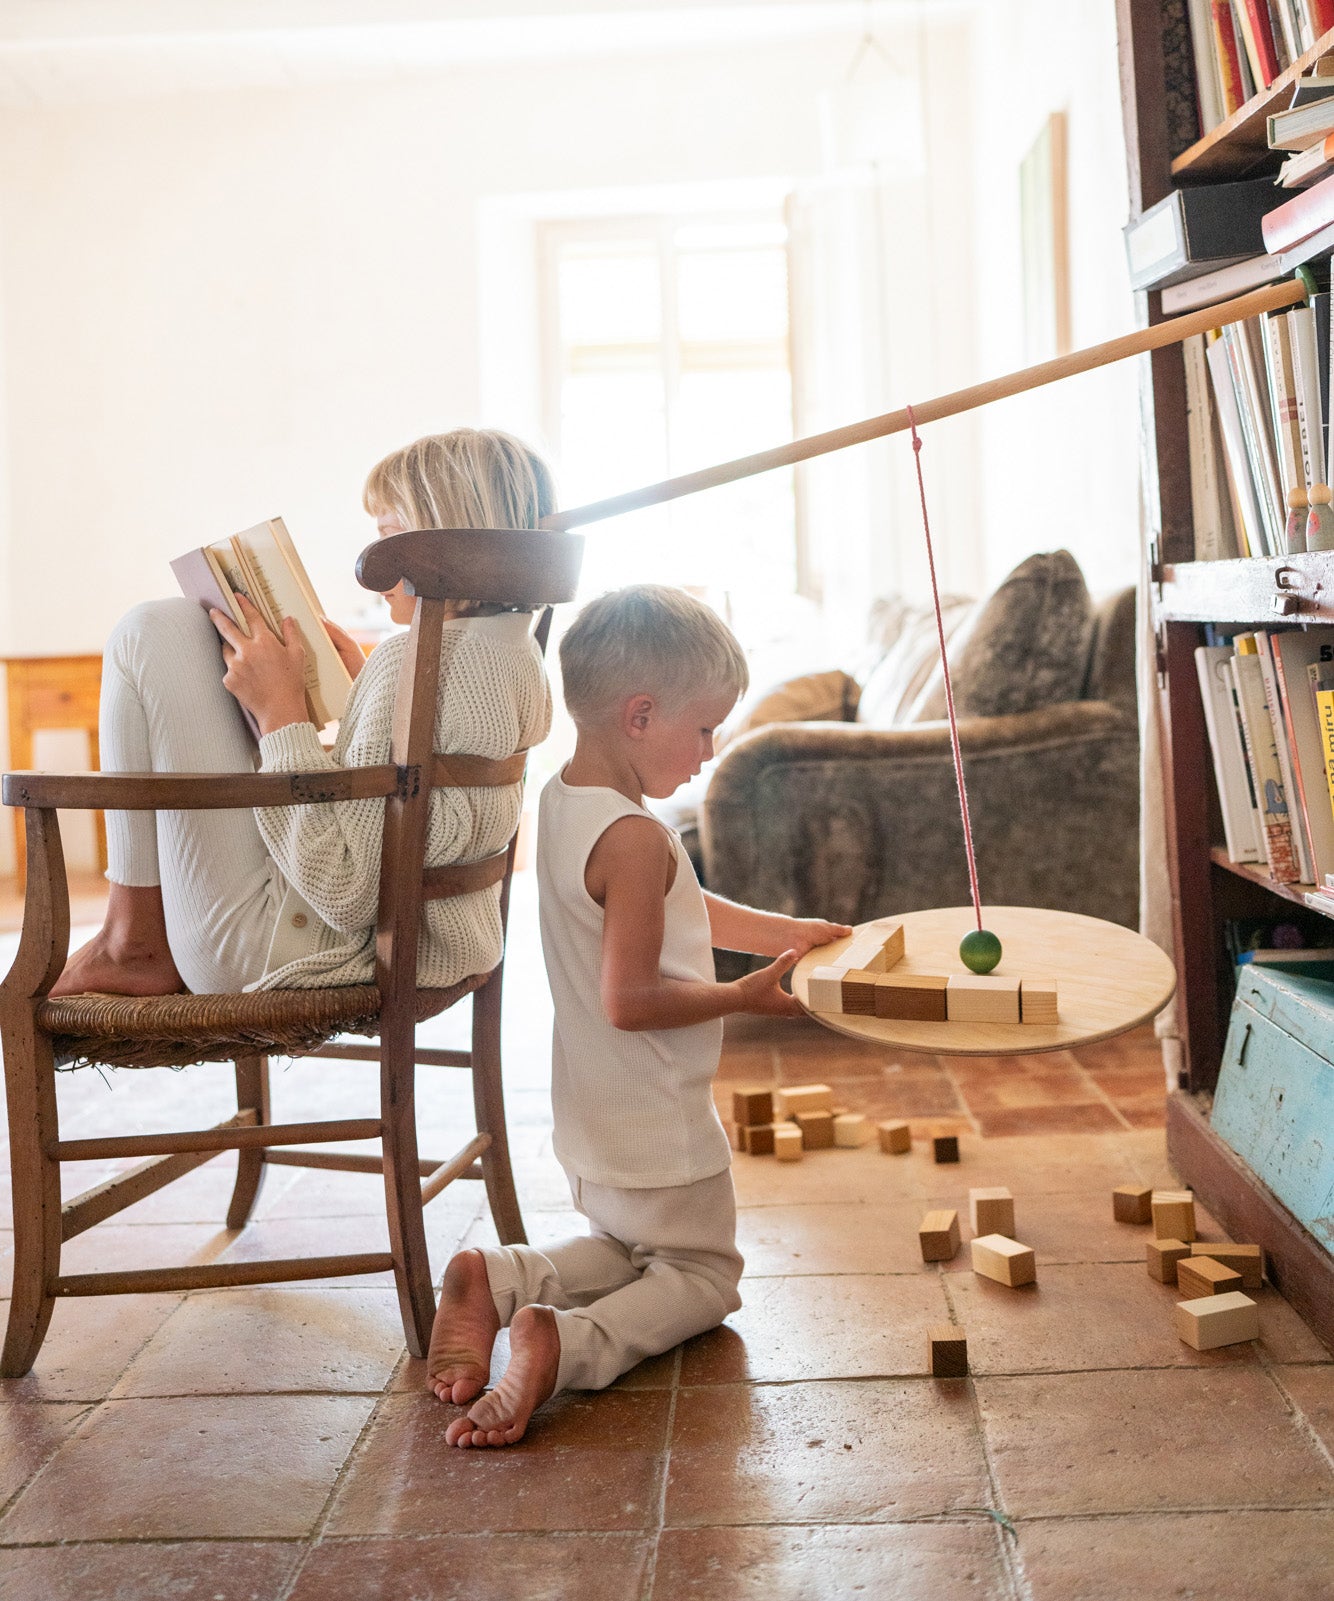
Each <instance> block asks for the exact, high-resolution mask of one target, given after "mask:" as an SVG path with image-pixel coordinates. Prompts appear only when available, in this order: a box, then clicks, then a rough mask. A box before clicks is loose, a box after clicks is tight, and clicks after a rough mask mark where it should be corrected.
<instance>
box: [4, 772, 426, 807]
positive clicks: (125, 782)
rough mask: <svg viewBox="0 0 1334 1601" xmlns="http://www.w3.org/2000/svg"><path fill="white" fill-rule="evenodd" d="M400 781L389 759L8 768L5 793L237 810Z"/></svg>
mask: <svg viewBox="0 0 1334 1601" xmlns="http://www.w3.org/2000/svg"><path fill="white" fill-rule="evenodd" d="M402 782H403V780H402V777H401V775H400V773H399V769H398V768H397V767H391V766H380V767H343V768H331V769H328V770H324V771H320V772H314V773H6V774H5V775H4V779H3V781H2V782H0V799H3V801H4V804H5V805H6V806H24V807H37V808H41V809H47V810H50V809H52V808H54V807H57V806H58V807H61V808H63V809H66V810H70V811H86V810H93V811H113V812H188V811H233V810H236V809H238V808H240V807H251V806H315V805H318V804H320V803H322V802H325V801H340V800H365V799H367V798H369V797H373V796H377V795H395V794H397V793H398V792H399V789H400V786H401V784H402Z"/></svg>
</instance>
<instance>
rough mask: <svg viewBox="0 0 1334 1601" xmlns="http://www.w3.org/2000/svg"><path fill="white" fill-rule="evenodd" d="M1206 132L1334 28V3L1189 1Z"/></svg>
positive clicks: (1333, 0) (1202, 122) (1198, 93)
mask: <svg viewBox="0 0 1334 1601" xmlns="http://www.w3.org/2000/svg"><path fill="white" fill-rule="evenodd" d="M1189 6H1190V39H1191V49H1192V51H1193V54H1194V57H1195V89H1196V96H1195V98H1196V103H1197V105H1198V106H1199V112H1200V132H1201V134H1206V133H1208V132H1209V131H1210V129H1211V128H1216V127H1217V126H1218V124H1219V123H1220V122H1224V121H1226V119H1227V118H1228V117H1230V116H1231V115H1232V113H1233V112H1234V111H1236V110H1237V109H1238V107H1240V106H1243V105H1245V104H1246V102H1247V101H1248V100H1249V99H1250V98H1251V96H1252V95H1254V94H1258V93H1259V92H1260V90H1262V89H1267V88H1268V87H1269V85H1270V84H1271V83H1273V81H1274V79H1275V78H1277V77H1278V75H1279V74H1280V73H1281V72H1286V71H1287V69H1288V68H1289V67H1290V66H1292V64H1293V62H1294V61H1296V60H1297V59H1298V58H1299V57H1301V56H1303V55H1305V53H1306V52H1307V51H1308V50H1312V49H1314V48H1315V46H1316V44H1317V43H1318V42H1319V40H1320V38H1321V37H1322V35H1324V34H1325V33H1328V31H1329V30H1330V29H1331V28H1334V0H1189Z"/></svg>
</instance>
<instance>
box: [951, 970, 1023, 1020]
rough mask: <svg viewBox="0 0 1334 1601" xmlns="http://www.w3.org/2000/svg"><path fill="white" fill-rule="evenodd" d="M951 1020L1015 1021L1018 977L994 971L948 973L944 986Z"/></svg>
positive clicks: (1017, 1016)
mask: <svg viewBox="0 0 1334 1601" xmlns="http://www.w3.org/2000/svg"><path fill="white" fill-rule="evenodd" d="M945 1016H946V1018H947V1019H948V1020H949V1021H950V1022H951V1023H1017V1022H1018V1021H1019V980H1018V979H1017V978H997V977H996V975H995V974H994V973H951V974H950V976H949V979H948V981H947V983H946V987H945Z"/></svg>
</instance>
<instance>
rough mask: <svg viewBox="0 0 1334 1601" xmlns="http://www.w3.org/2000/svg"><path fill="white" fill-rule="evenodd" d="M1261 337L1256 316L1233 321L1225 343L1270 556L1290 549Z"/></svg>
mask: <svg viewBox="0 0 1334 1601" xmlns="http://www.w3.org/2000/svg"><path fill="white" fill-rule="evenodd" d="M1261 339H1262V335H1261V332H1260V324H1259V320H1258V319H1256V318H1252V319H1251V320H1250V321H1248V322H1243V323H1232V324H1230V325H1229V326H1228V327H1226V328H1224V329H1223V343H1224V345H1225V346H1226V347H1227V351H1228V359H1229V363H1230V365H1231V367H1232V373H1233V383H1234V385H1235V387H1236V391H1237V409H1238V411H1239V412H1240V414H1241V430H1242V436H1243V438H1244V439H1245V441H1246V454H1247V457H1248V458H1249V460H1250V464H1251V479H1252V482H1253V483H1254V484H1255V496H1256V501H1257V503H1258V505H1259V508H1260V525H1261V530H1262V533H1263V537H1264V547H1263V548H1264V551H1265V553H1266V554H1268V555H1270V556H1281V555H1283V554H1284V553H1285V551H1286V536H1285V528H1286V524H1287V513H1286V508H1285V506H1284V504H1283V498H1282V494H1281V491H1280V489H1279V481H1278V467H1277V465H1276V463H1275V460H1274V439H1273V430H1272V426H1271V416H1272V407H1271V404H1270V399H1269V389H1268V383H1267V381H1266V378H1265V367H1264V353H1263V350H1262V348H1261Z"/></svg>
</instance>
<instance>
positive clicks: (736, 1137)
mask: <svg viewBox="0 0 1334 1601" xmlns="http://www.w3.org/2000/svg"><path fill="white" fill-rule="evenodd" d="M727 1132H728V1135H729V1137H730V1138H731V1141H732V1149H733V1150H734V1151H744V1150H745V1148H746V1130H745V1126H744V1124H741V1123H729V1124H728V1126H727Z"/></svg>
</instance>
